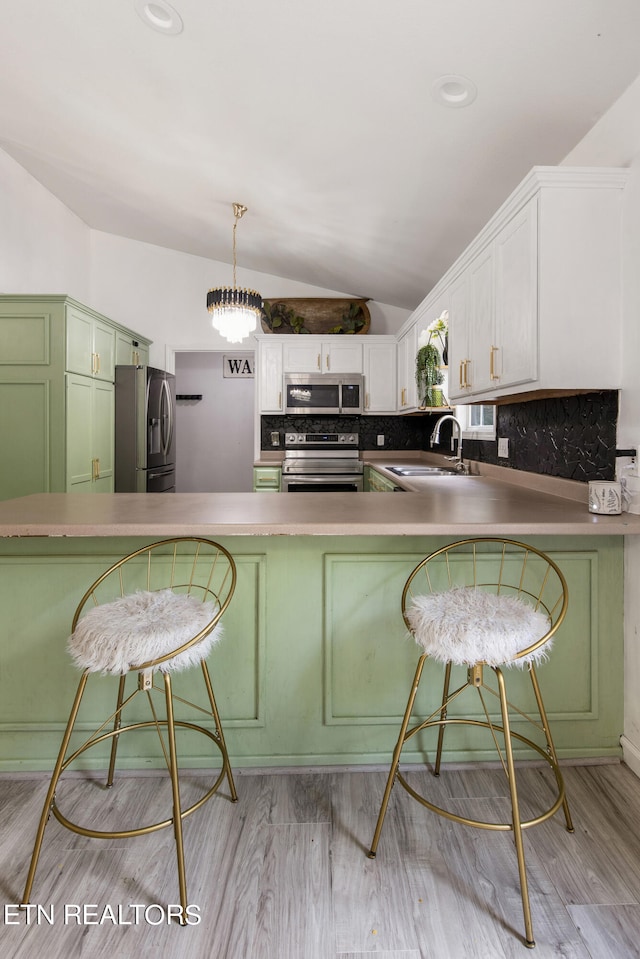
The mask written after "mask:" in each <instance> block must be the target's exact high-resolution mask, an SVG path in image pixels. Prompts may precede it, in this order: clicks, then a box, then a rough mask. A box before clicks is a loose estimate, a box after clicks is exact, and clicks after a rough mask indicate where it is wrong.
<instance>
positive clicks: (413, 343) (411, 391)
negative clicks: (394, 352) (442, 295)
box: [397, 323, 418, 413]
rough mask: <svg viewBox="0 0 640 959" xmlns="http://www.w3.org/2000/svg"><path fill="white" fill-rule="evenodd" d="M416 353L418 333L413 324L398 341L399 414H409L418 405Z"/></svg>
mask: <svg viewBox="0 0 640 959" xmlns="http://www.w3.org/2000/svg"><path fill="white" fill-rule="evenodd" d="M417 352H418V332H417V328H416V324H415V323H414V324H413V325H412V326H410V327H409V329H408V330H407V331H406V332H405V333H403V335H402V336H401V337H400V339H399V340H398V366H397V369H398V386H397V398H398V404H397V409H398V412H399V413H409V412H411V411H412V410H415V409H416V408H417V405H418V391H417V388H416V354H417Z"/></svg>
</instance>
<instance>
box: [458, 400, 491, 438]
mask: <svg viewBox="0 0 640 959" xmlns="http://www.w3.org/2000/svg"><path fill="white" fill-rule="evenodd" d="M456 416H457V417H458V419H459V420H460V423H461V424H462V436H463V438H464V439H469V440H494V439H495V438H496V408H495V406H457V407H456Z"/></svg>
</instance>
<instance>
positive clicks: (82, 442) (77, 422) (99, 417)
mask: <svg viewBox="0 0 640 959" xmlns="http://www.w3.org/2000/svg"><path fill="white" fill-rule="evenodd" d="M113 459H114V386H113V383H105V382H103V381H101V380H93V379H91V378H90V377H88V376H77V375H75V374H73V373H67V493H82V492H85V493H113V482H114V464H113Z"/></svg>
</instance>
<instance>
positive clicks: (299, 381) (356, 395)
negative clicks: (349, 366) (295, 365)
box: [284, 373, 364, 416]
mask: <svg viewBox="0 0 640 959" xmlns="http://www.w3.org/2000/svg"><path fill="white" fill-rule="evenodd" d="M363 395H364V389H363V377H362V373H341V374H336V375H335V376H334V375H331V374H329V373H285V376H284V397H285V399H284V405H285V412H286V413H295V414H298V413H313V414H315V415H316V416H319V415H326V414H331V413H347V414H349V413H351V414H355V413H362V402H363Z"/></svg>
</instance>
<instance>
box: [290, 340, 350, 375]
mask: <svg viewBox="0 0 640 959" xmlns="http://www.w3.org/2000/svg"><path fill="white" fill-rule="evenodd" d="M361 340H362V337H360V336H348V335H347V336H343V337H342V336H338V337H336V336H333V337H329V338H327V337H322V336H315V335H313V334H310V335H308V336H297V337H287V342H286V343H285V345H284V346H283V365H284V371H285V373H362V343H361Z"/></svg>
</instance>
